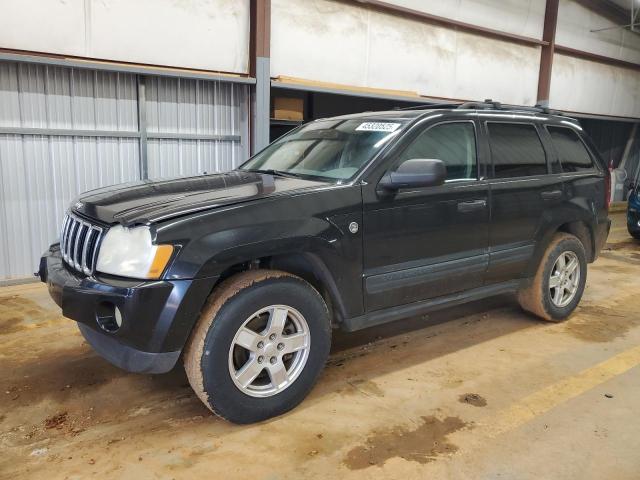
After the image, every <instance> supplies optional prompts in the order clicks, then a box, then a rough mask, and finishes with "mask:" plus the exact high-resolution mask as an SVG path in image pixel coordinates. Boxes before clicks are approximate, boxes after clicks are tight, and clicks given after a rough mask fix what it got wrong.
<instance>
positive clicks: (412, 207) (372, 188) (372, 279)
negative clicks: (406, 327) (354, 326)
mask: <svg viewBox="0 0 640 480" xmlns="http://www.w3.org/2000/svg"><path fill="white" fill-rule="evenodd" d="M409 135H410V138H409V139H408V141H407V143H406V146H405V147H401V149H400V151H399V152H396V154H394V155H393V156H392V157H391V158H388V159H387V163H388V168H386V170H391V169H393V168H395V167H396V166H397V165H399V164H400V163H402V162H403V161H406V160H408V159H413V158H423V159H424V158H429V159H439V160H442V161H443V162H444V163H445V165H446V167H447V181H446V183H445V184H444V185H441V186H436V187H428V188H420V189H407V190H400V191H398V192H397V193H395V194H386V195H385V194H381V193H380V192H379V191H377V188H376V187H377V177H376V178H375V179H373V181H371V182H370V183H369V184H368V185H366V186H365V188H364V189H363V196H364V292H365V308H366V310H367V311H369V312H370V311H374V310H379V309H383V308H386V307H392V306H396V305H404V304H408V303H412V302H416V301H420V300H425V299H430V298H434V297H438V296H442V295H447V294H450V293H454V292H458V291H462V290H466V289H470V288H474V287H479V286H481V285H482V283H483V279H484V273H485V270H486V268H487V263H488V254H487V251H488V220H489V205H488V201H489V199H488V185H487V182H486V181H485V180H484V179H482V178H481V176H480V174H479V168H478V153H477V135H476V124H475V122H474V121H471V120H461V121H451V122H444V123H439V124H435V125H434V124H432V125H429V126H426V127H424V128H420V129H419V130H417V131H415V132H413V133H412V134H411V133H410V134H409ZM382 173H384V171H383V172H382Z"/></svg>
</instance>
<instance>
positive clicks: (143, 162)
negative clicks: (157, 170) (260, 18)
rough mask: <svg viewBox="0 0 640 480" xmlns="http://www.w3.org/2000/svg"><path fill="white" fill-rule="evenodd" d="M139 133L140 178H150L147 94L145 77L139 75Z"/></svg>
mask: <svg viewBox="0 0 640 480" xmlns="http://www.w3.org/2000/svg"><path fill="white" fill-rule="evenodd" d="M137 78H138V133H139V134H140V140H139V142H138V143H139V144H138V147H139V149H140V150H139V151H140V158H139V161H140V178H141V179H142V180H146V179H148V178H149V162H148V160H147V95H146V84H145V78H144V77H143V76H142V75H138V77H137Z"/></svg>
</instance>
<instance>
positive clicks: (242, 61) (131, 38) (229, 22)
mask: <svg viewBox="0 0 640 480" xmlns="http://www.w3.org/2000/svg"><path fill="white" fill-rule="evenodd" d="M0 47H2V48H9V49H19V50H28V51H34V52H47V53H53V54H60V55H71V56H77V57H88V58H96V59H104V60H111V61H118V62H135V63H141V64H150V65H166V66H171V67H183V68H193V69H203V70H213V71H221V72H234V73H248V71H249V0H216V1H213V2H212V1H194V2H191V1H187V2H184V1H174V0H135V1H130V0H65V1H42V0H3V1H2V15H0Z"/></svg>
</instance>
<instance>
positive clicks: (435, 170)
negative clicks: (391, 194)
mask: <svg viewBox="0 0 640 480" xmlns="http://www.w3.org/2000/svg"><path fill="white" fill-rule="evenodd" d="M446 178H447V167H446V166H445V165H444V162H443V161H442V160H436V159H431V158H413V159H411V160H406V161H404V162H402V163H401V164H400V165H399V166H398V168H397V169H396V170H395V171H393V172H387V173H386V174H385V175H384V177H382V178H381V179H380V183H378V187H379V188H380V189H382V190H384V191H396V190H400V189H402V188H424V187H435V186H438V185H442V184H443V183H444V181H445V180H446Z"/></svg>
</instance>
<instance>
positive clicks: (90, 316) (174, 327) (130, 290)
mask: <svg viewBox="0 0 640 480" xmlns="http://www.w3.org/2000/svg"><path fill="white" fill-rule="evenodd" d="M38 274H39V276H40V279H41V280H42V281H43V282H45V283H46V284H47V286H48V288H49V294H50V295H51V298H53V300H54V301H55V302H56V303H57V304H58V305H59V306H60V307H61V308H62V314H63V315H64V316H65V317H67V318H70V319H72V320H75V321H76V322H78V326H79V328H80V332H81V333H82V335H83V336H84V338H85V339H86V340H87V342H88V343H89V344H90V345H91V346H92V347H93V348H94V350H95V351H96V352H97V353H99V354H100V355H101V356H102V357H104V358H105V359H106V360H108V361H110V362H111V363H113V364H114V365H116V366H118V367H120V368H122V369H124V370H127V371H130V372H140V373H163V372H168V371H169V370H171V369H172V368H173V366H174V365H175V363H176V362H177V360H178V358H179V357H180V353H181V351H182V348H183V347H184V345H185V343H186V341H187V339H188V337H189V334H190V332H191V329H192V327H193V325H194V323H195V321H196V320H197V318H198V315H199V313H200V309H201V308H202V306H203V305H204V302H205V300H206V298H207V296H208V295H209V293H210V292H211V289H212V288H213V285H214V284H215V282H216V280H217V277H209V278H204V279H197V280H171V281H165V280H154V281H140V280H129V279H120V278H115V277H109V276H104V277H102V276H96V277H93V276H92V277H86V276H83V275H80V274H78V273H77V272H75V271H73V270H71V269H70V268H68V267H67V265H66V264H65V263H64V262H63V260H62V257H61V255H60V248H59V245H58V244H55V245H52V246H51V248H49V250H48V251H47V252H45V254H44V255H43V256H42V258H41V259H40V269H39V271H38ZM116 308H117V309H118V310H119V312H120V314H121V315H120V318H121V324H120V326H119V328H118V327H117V326H116V324H115V323H114V321H111V322H110V323H109V322H108V321H107V322H106V321H105V319H107V320H108V319H109V317H110V315H111V312H115V309H116ZM107 326H110V327H115V328H107Z"/></svg>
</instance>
